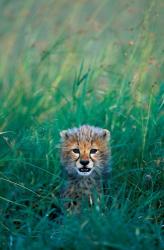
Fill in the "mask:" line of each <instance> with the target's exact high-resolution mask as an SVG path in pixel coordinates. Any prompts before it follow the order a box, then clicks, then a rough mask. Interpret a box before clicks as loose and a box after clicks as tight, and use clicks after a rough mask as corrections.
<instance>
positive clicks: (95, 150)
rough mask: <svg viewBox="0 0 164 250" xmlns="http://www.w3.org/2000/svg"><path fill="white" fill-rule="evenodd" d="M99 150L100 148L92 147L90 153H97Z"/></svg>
mask: <svg viewBox="0 0 164 250" xmlns="http://www.w3.org/2000/svg"><path fill="white" fill-rule="evenodd" d="M97 151H98V150H97V149H96V148H92V149H91V150H90V154H96V152H97Z"/></svg>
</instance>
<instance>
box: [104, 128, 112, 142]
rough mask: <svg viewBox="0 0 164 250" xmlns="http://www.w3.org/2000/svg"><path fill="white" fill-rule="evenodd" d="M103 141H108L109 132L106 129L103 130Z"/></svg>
mask: <svg viewBox="0 0 164 250" xmlns="http://www.w3.org/2000/svg"><path fill="white" fill-rule="evenodd" d="M102 136H103V139H104V140H107V141H109V140H110V132H109V130H107V129H103V134H102Z"/></svg>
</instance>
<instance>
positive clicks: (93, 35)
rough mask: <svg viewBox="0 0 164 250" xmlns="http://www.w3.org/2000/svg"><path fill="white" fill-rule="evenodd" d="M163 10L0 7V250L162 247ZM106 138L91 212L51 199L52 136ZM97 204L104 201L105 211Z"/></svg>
mask: <svg viewBox="0 0 164 250" xmlns="http://www.w3.org/2000/svg"><path fill="white" fill-rule="evenodd" d="M162 7H163V1H160V0H142V1H141V0H139V1H137V0H134V1H127V0H125V1H121V0H117V1H110V0H106V1H105V0H102V1H101V3H100V1H98V0H95V1H85V0H79V1H75V0H71V1H66V0H62V1H52V0H49V1H47V2H46V3H45V1H43V0H36V1H34V0H29V1H26V2H25V1H21V0H15V1H6V0H5V1H3V0H1V1H0V14H1V27H0V34H1V43H0V53H1V58H0V63H1V68H0V90H1V91H0V106H1V110H0V214H1V216H0V249H29V250H31V249H128V250H130V249H133V250H140V249H162V248H163V247H164V241H163V238H162V236H163V235H162V229H163V226H162V225H163V224H162V223H163V221H162V213H163V203H162V201H163V198H164V197H163V192H162V190H163V186H162V184H163V183H164V178H163V175H162V155H163V152H162V128H163V120H162V112H163V99H162V98H163V86H162V80H163V72H162V63H163V52H164V50H163V48H162V45H163V44H162V43H163V38H162V36H163V33H162V32H163V25H162ZM86 123H88V124H91V125H96V126H100V127H104V128H107V129H109V130H110V131H111V138H112V139H111V147H112V162H113V163H112V164H113V174H112V178H111V180H109V195H108V196H107V197H106V199H104V200H102V202H101V203H102V204H101V206H100V208H98V207H97V205H96V204H95V206H93V207H92V208H87V206H86V205H85V204H84V208H83V212H82V213H81V215H80V216H79V215H78V216H77V215H76V214H72V215H70V214H67V213H66V212H65V211H61V210H63V208H62V204H61V202H60V199H59V190H60V187H61V185H62V184H63V182H64V180H63V179H61V177H60V172H61V166H60V161H59V131H60V130H62V129H65V128H68V127H73V126H78V125H80V124H86ZM107 200H108V202H107Z"/></svg>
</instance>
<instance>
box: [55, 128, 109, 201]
mask: <svg viewBox="0 0 164 250" xmlns="http://www.w3.org/2000/svg"><path fill="white" fill-rule="evenodd" d="M60 136H61V164H62V166H63V168H64V172H65V173H66V174H67V185H66V188H65V189H64V190H63V193H62V196H63V197H65V198H67V199H70V200H74V201H75V203H76V204H77V201H80V200H81V199H82V197H88V199H89V200H90V203H91V200H92V198H91V195H92V191H93V190H95V191H97V192H98V193H101V192H102V183H104V182H105V180H106V179H107V178H108V173H109V172H110V166H109V162H110V155H111V153H110V147H109V140H110V132H109V131H108V130H107V129H102V128H98V127H93V126H89V125H83V126H81V127H79V128H72V129H68V130H64V131H61V132H60ZM73 204H74V203H73Z"/></svg>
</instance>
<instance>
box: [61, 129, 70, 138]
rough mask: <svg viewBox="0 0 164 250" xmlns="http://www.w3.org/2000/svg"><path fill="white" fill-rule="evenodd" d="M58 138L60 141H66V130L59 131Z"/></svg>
mask: <svg viewBox="0 0 164 250" xmlns="http://www.w3.org/2000/svg"><path fill="white" fill-rule="evenodd" d="M60 137H61V139H62V140H66V139H68V133H67V130H63V131H60Z"/></svg>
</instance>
